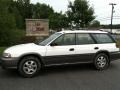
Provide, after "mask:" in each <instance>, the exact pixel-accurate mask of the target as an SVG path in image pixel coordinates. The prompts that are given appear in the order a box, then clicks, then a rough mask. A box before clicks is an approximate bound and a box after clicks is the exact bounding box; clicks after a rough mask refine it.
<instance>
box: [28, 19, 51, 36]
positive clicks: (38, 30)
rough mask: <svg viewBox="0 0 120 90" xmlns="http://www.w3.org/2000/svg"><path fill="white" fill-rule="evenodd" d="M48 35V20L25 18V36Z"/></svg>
mask: <svg viewBox="0 0 120 90" xmlns="http://www.w3.org/2000/svg"><path fill="white" fill-rule="evenodd" d="M48 35H49V20H47V19H26V36H36V37H43V36H48Z"/></svg>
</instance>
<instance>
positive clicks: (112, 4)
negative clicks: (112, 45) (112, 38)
mask: <svg viewBox="0 0 120 90" xmlns="http://www.w3.org/2000/svg"><path fill="white" fill-rule="evenodd" d="M109 5H111V6H112V12H111V33H112V28H113V13H114V5H116V4H115V3H110V4H109Z"/></svg>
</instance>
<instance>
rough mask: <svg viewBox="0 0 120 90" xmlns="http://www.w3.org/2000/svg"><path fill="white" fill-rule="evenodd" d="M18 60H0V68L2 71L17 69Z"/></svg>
mask: <svg viewBox="0 0 120 90" xmlns="http://www.w3.org/2000/svg"><path fill="white" fill-rule="evenodd" d="M17 65H18V58H1V66H2V68H4V69H14V68H15V69H17Z"/></svg>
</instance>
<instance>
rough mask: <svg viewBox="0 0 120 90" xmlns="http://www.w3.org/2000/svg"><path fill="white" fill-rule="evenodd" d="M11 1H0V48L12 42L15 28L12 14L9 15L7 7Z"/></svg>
mask: <svg viewBox="0 0 120 90" xmlns="http://www.w3.org/2000/svg"><path fill="white" fill-rule="evenodd" d="M11 1H12V0H0V46H2V45H11V44H13V42H14V40H13V39H12V38H15V37H14V31H13V29H14V28H15V27H16V24H15V18H14V16H13V14H11V13H9V9H8V8H9V6H10V3H11Z"/></svg>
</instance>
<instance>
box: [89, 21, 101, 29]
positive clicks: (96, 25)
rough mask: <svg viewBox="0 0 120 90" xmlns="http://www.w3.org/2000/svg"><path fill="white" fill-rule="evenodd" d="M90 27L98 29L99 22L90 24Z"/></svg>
mask: <svg viewBox="0 0 120 90" xmlns="http://www.w3.org/2000/svg"><path fill="white" fill-rule="evenodd" d="M90 27H93V28H99V27H100V22H99V21H98V20H94V21H92V22H91V25H90Z"/></svg>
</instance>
